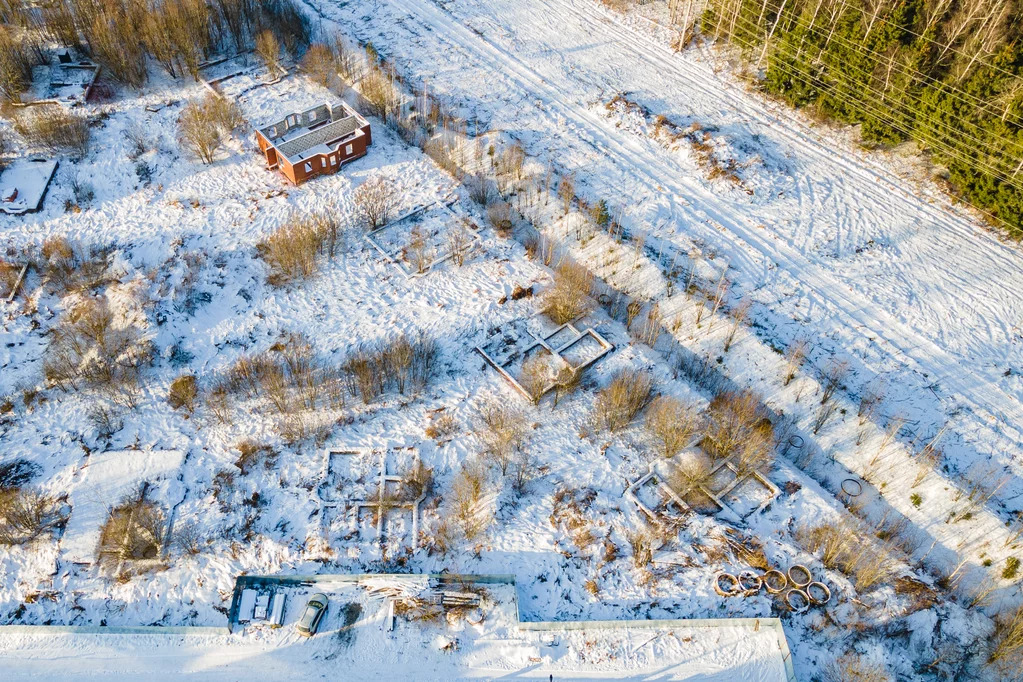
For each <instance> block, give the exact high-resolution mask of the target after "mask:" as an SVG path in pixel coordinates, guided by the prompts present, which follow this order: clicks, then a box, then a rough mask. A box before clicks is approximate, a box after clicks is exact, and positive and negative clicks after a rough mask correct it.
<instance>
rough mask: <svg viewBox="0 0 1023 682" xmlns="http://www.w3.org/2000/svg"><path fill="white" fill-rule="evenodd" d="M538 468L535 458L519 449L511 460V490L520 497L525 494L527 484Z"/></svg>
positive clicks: (525, 450)
mask: <svg viewBox="0 0 1023 682" xmlns="http://www.w3.org/2000/svg"><path fill="white" fill-rule="evenodd" d="M538 472H539V468H538V467H537V463H536V458H535V457H534V456H533V453H532V452H530V451H529V450H528V449H520V450H519V451H518V452H516V453H515V455H514V457H513V458H512V490H514V491H515V492H516V493H517V494H519V495H522V494H523V493H525V492H526V488H527V486H528V485H529V482H530V481H531V480H533V479H534V478H535V477H536V475H537V473H538Z"/></svg>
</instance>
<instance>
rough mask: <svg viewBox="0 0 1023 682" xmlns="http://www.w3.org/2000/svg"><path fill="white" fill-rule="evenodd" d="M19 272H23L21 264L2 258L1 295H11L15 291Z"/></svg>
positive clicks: (0, 261) (0, 268) (0, 271)
mask: <svg viewBox="0 0 1023 682" xmlns="http://www.w3.org/2000/svg"><path fill="white" fill-rule="evenodd" d="M19 274H21V266H20V265H18V264H17V263H11V262H8V261H5V260H0V297H6V296H9V295H10V293H11V292H13V291H14V285H15V284H17V282H18V275H19Z"/></svg>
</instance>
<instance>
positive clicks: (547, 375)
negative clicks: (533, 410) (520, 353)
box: [519, 352, 554, 405]
mask: <svg viewBox="0 0 1023 682" xmlns="http://www.w3.org/2000/svg"><path fill="white" fill-rule="evenodd" d="M551 363H552V359H551V356H550V354H549V353H546V352H541V353H535V354H534V355H532V356H530V357H529V358H527V359H526V361H525V362H523V363H522V372H521V373H520V374H519V385H521V386H522V388H524V389H525V391H526V394H527V395H528V396H529V400H530V402H532V403H533V405H539V404H540V400H541V399H542V398H543V396H544V393H546V392H547V388H548V387H549V386H550V385H551V381H552V379H553V378H554V368H553V367H552V364H551Z"/></svg>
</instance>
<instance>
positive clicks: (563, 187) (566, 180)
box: [558, 174, 575, 214]
mask: <svg viewBox="0 0 1023 682" xmlns="http://www.w3.org/2000/svg"><path fill="white" fill-rule="evenodd" d="M558 198H559V199H561V208H562V213H565V214H568V212H569V210H571V208H572V200H573V199H575V176H574V175H572V174H568V175H565V176H563V177H562V178H561V181H560V182H559V183H558Z"/></svg>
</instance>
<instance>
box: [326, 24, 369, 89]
mask: <svg viewBox="0 0 1023 682" xmlns="http://www.w3.org/2000/svg"><path fill="white" fill-rule="evenodd" d="M332 47H333V49H334V61H335V63H336V65H337V72H338V74H339V75H340V76H341V78H343V79H344V80H345V81H346V82H347V83H348V84H352V83H355V82H356V81H357V80H359V77H360V76H361V72H362V62H361V60H360V59H359V56H358V53H357V51H356V50H355V48H353V47H352V46H351V45H350V44H349V43H348V40H347V39H345V37H344V36H343V35H341V34H340V33H337V34H335V35H334V39H333V41H332Z"/></svg>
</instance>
